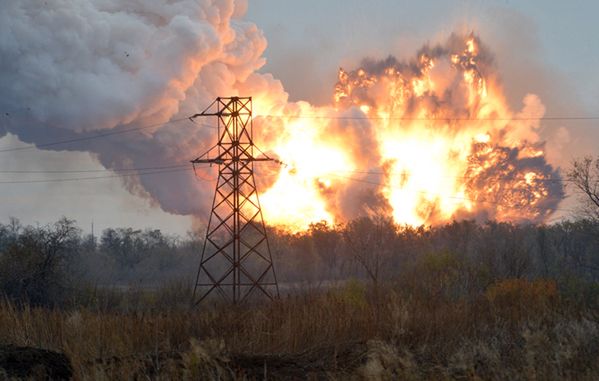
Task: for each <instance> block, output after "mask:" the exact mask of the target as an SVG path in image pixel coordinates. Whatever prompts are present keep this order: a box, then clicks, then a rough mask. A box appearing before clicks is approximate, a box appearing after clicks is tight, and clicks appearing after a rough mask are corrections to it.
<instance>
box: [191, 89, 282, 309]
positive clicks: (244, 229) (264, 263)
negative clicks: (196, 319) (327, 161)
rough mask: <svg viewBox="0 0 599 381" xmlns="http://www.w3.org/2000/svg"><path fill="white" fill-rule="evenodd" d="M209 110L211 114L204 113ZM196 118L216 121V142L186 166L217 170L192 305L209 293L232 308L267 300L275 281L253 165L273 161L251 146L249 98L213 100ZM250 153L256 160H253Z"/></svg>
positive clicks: (275, 291) (274, 292)
mask: <svg viewBox="0 0 599 381" xmlns="http://www.w3.org/2000/svg"><path fill="white" fill-rule="evenodd" d="M213 108H216V111H210V110H213ZM199 116H216V117H218V143H217V144H216V145H215V146H214V147H212V148H211V149H209V150H208V151H207V152H206V153H204V154H203V155H201V156H200V157H198V158H196V159H194V160H192V161H191V162H192V163H193V164H194V165H195V164H199V163H208V164H210V165H212V164H217V165H218V166H219V170H218V180H217V182H216V190H215V192H214V199H213V201H212V211H211V213H210V218H209V219H208V227H207V230H206V238H205V240H204V245H203V248H202V257H201V261H200V267H199V269H198V274H197V278H196V284H195V287H194V293H193V294H194V302H195V303H196V304H197V303H200V302H201V301H202V300H203V299H204V298H206V297H207V296H208V295H209V294H210V293H211V292H212V291H215V290H216V291H217V292H218V293H219V294H220V295H221V296H222V297H223V298H225V299H226V300H228V301H231V302H233V303H238V302H243V301H245V300H247V299H248V298H250V297H251V296H252V295H253V294H254V293H256V292H257V293H258V294H261V295H264V296H266V297H267V298H269V299H273V297H275V296H276V297H278V296H279V287H278V284H277V277H276V273H275V269H274V266H273V262H272V256H271V253H270V246H269V244H268V237H267V235H266V228H265V226H264V219H263V216H262V209H261V208H260V201H259V200H258V191H257V189H256V183H255V182H254V162H256V161H274V162H279V161H278V160H275V159H272V158H270V157H268V156H266V155H265V154H263V153H262V152H261V151H260V150H259V149H258V148H256V147H255V146H254V142H253V131H252V98H251V97H230V98H221V97H219V98H217V99H216V100H215V101H214V102H212V104H210V106H208V107H207V108H206V109H205V110H204V111H203V112H201V113H199V114H196V115H193V116H192V117H191V118H190V119H194V118H196V117H199ZM254 148H256V150H258V151H260V153H261V154H262V156H261V157H255V156H254ZM214 151H216V152H214ZM211 153H214V156H213V157H212V158H211V157H210V154H211Z"/></svg>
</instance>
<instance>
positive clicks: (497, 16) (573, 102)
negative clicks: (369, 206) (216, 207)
mask: <svg viewBox="0 0 599 381" xmlns="http://www.w3.org/2000/svg"><path fill="white" fill-rule="evenodd" d="M598 11H599V3H598V2H595V1H569V2H566V1H546V0H545V1H541V0H534V1H532V0H530V1H490V0H487V1H470V0H468V1H466V0H458V1H418V2H415V1H391V0H389V1H386V0H385V1H383V0H377V1H368V2H366V1H355V0H338V1H334V0H328V1H318V0H304V1H301V2H292V1H277V0H251V1H250V2H249V5H248V11H247V15H246V17H245V18H246V19H247V20H250V21H253V22H255V23H256V24H257V26H258V27H259V28H260V29H261V30H262V31H263V33H264V36H265V37H266V40H267V41H268V46H267V48H266V51H265V54H264V57H265V58H266V64H265V65H264V66H263V67H262V68H261V69H260V71H261V72H262V73H272V74H273V75H274V77H275V78H277V79H280V80H281V81H282V84H283V86H284V88H285V90H286V91H287V92H288V93H289V97H290V100H292V101H295V100H307V101H310V102H312V103H315V104H325V103H328V102H330V100H331V97H332V88H333V86H334V84H335V82H336V80H337V77H336V76H337V70H338V68H339V67H346V68H349V69H352V68H354V67H356V66H357V65H358V64H359V62H360V61H361V60H362V59H363V58H364V57H373V58H383V57H386V56H387V55H389V54H393V55H395V56H397V57H399V58H402V57H408V56H412V55H413V54H414V53H415V51H416V50H417V49H418V48H419V47H420V46H422V44H423V43H426V42H436V41H441V40H443V39H444V38H445V37H447V36H448V35H449V34H450V33H451V32H453V31H474V32H475V33H477V34H479V35H480V36H481V39H482V40H483V42H484V43H486V44H487V45H488V46H489V47H490V49H491V50H492V51H493V52H494V53H495V55H496V62H497V65H498V68H499V72H500V73H501V75H502V79H503V83H504V87H505V89H506V92H507V94H508V98H509V100H510V102H511V103H512V104H514V105H520V104H521V100H522V98H523V97H524V95H526V94H527V93H529V92H532V93H535V94H538V95H539V96H540V98H541V100H542V101H543V103H544V104H545V105H546V107H547V112H546V115H547V116H551V115H553V116H564V115H567V116H581V115H587V116H588V115H591V116H595V115H599V112H598V111H596V110H599V74H598V72H597V68H598V67H599V39H597V38H596V36H598V35H599V23H597V22H596V15H597V14H598ZM516 108H517V109H518V108H520V107H516ZM560 128H562V129H561V131H563V128H565V129H566V130H567V131H568V133H567V134H566V135H564V134H563V133H559V131H560ZM598 131H599V125H598V122H597V121H594V122H572V121H570V122H560V123H552V122H545V123H544V125H543V126H542V130H541V135H542V136H543V137H544V138H545V139H547V141H548V145H549V148H550V151H551V152H550V154H549V160H550V161H551V162H552V163H554V164H556V165H561V166H565V165H567V163H568V162H569V161H570V160H572V158H573V157H574V154H576V155H582V154H599V151H598V150H597V149H596V148H595V147H599V133H598ZM48 141H52V137H51V136H48ZM22 145H23V143H21V142H19V141H18V139H16V137H14V136H10V135H9V136H6V137H4V138H2V139H0V150H1V149H4V148H10V147H15V146H22ZM0 155H1V156H0V170H2V171H7V170H14V171H24V170H28V171H35V170H36V169H40V168H43V169H48V168H50V167H53V166H55V167H56V168H60V169H62V170H65V169H67V170H68V169H74V170H80V169H82V168H83V169H90V170H95V169H102V166H100V165H99V164H98V162H97V160H96V158H95V157H94V156H93V155H92V154H90V153H84V152H67V151H52V152H50V151H44V150H38V149H35V150H26V151H13V152H4V153H0ZM15 176H16V175H15V174H7V173H1V174H0V200H2V201H1V202H0V222H7V221H8V218H9V217H10V216H13V217H17V218H19V219H20V220H21V221H22V222H23V223H25V224H34V225H35V224H46V223H49V222H52V221H55V220H57V219H58V218H60V217H61V216H67V217H69V218H73V219H75V220H76V221H77V222H78V224H79V226H80V227H82V228H83V229H84V231H89V230H90V228H91V224H92V222H93V224H94V227H95V229H96V232H99V231H101V230H102V229H104V228H107V227H118V226H132V227H135V228H146V227H149V228H159V229H161V230H163V231H165V232H168V233H174V234H185V232H187V231H188V230H189V229H191V228H192V220H191V218H190V217H187V216H177V215H172V214H169V213H166V212H163V211H162V210H160V208H159V207H158V206H156V205H151V204H150V202H149V201H147V199H143V198H140V197H138V196H135V195H132V194H130V193H129V192H128V191H127V190H126V188H125V187H124V186H123V183H122V180H121V179H119V178H117V177H109V178H104V179H97V180H89V181H74V182H57V183H41V182H40V183H35V184H6V183H4V184H2V181H11V180H15V179H16V178H15ZM45 177H47V178H57V176H56V175H48V174H31V175H27V176H22V175H21V176H20V177H19V178H18V179H19V180H20V179H44V178H45ZM173 186H176V184H173ZM568 202H570V203H571V202H572V201H571V200H570V201H566V203H568Z"/></svg>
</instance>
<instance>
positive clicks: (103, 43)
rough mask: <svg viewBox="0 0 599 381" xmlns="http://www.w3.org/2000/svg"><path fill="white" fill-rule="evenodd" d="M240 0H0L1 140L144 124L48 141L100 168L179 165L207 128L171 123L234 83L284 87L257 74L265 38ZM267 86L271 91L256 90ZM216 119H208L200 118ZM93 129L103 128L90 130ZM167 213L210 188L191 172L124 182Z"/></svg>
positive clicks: (192, 210)
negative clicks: (92, 156)
mask: <svg viewBox="0 0 599 381" xmlns="http://www.w3.org/2000/svg"><path fill="white" fill-rule="evenodd" d="M246 6H247V4H246V2H245V1H233V0H219V1H196V0H178V1H162V0H143V1H142V0H129V1H117V0H68V1H65V0H52V1H47V2H40V1H37V0H7V1H4V2H2V5H0V9H1V11H0V36H1V37H0V57H1V58H0V95H1V96H0V111H2V119H3V121H2V124H0V126H2V128H3V130H0V137H1V136H3V135H4V134H6V133H7V132H9V133H12V134H15V135H17V136H18V137H19V139H21V140H22V141H25V142H28V143H33V144H43V143H46V142H48V141H56V140H65V139H66V140H68V139H71V138H74V139H78V138H80V137H86V136H92V135H94V134H97V133H102V134H103V133H106V131H112V130H114V131H118V130H119V129H134V128H138V127H142V128H143V127H146V126H150V127H151V126H157V127H155V128H152V127H151V128H147V129H143V130H142V131H141V133H126V134H117V135H114V136H110V137H107V138H103V139H94V140H91V141H87V140H83V141H81V142H79V143H71V144H65V145H59V146H53V147H48V149H56V150H85V151H91V152H94V153H96V154H97V158H98V160H99V161H100V162H101V163H102V164H103V165H104V166H105V167H106V168H136V167H142V168H147V167H154V166H156V167H158V166H168V165H173V164H176V163H182V162H183V163H186V162H188V160H189V159H191V158H193V157H194V156H196V155H198V154H199V153H201V151H202V150H203V149H205V148H207V147H209V146H210V145H211V144H213V143H214V141H213V139H214V136H213V135H214V130H211V129H207V128H203V127H201V126H200V127H198V126H197V125H194V124H192V123H191V122H180V123H171V124H165V125H164V126H160V124H162V123H166V122H168V121H169V120H172V119H178V118H181V117H186V116H189V115H191V114H193V113H195V112H198V110H199V109H200V108H203V107H205V106H206V105H207V104H209V103H210V102H211V101H212V100H213V98H214V97H216V96H219V95H225V96H226V95H231V94H236V93H237V92H238V90H237V87H239V86H243V87H244V89H248V90H251V91H252V92H253V93H257V94H259V93H260V92H261V91H269V93H271V94H272V93H277V92H278V93H279V94H280V97H281V99H282V101H285V94H284V93H283V92H282V90H281V86H280V84H279V83H278V81H275V80H273V79H272V77H270V76H268V75H259V74H256V73H255V71H256V70H257V69H258V68H259V67H261V66H262V65H263V63H264V59H263V58H262V57H261V55H262V53H263V51H264V49H265V48H266V40H265V38H264V36H263V35H262V33H261V31H260V30H259V29H258V28H257V27H256V26H255V25H254V24H253V23H250V22H246V21H243V20H241V19H240V17H241V16H243V14H244V13H245V9H246ZM262 88H264V89H268V90H262ZM206 123H213V121H206ZM98 130H101V131H98ZM125 181H126V182H127V185H128V186H129V189H130V190H131V191H133V192H134V193H138V194H143V195H146V196H149V197H150V198H151V199H152V200H154V201H155V202H156V203H157V204H159V205H160V206H161V207H162V208H163V209H164V210H165V211H168V212H172V213H178V214H196V213H200V211H204V210H205V209H202V208H203V207H204V208H205V206H206V202H209V201H205V200H204V199H210V197H203V196H204V195H206V194H207V193H210V192H211V191H212V189H211V186H198V184H197V182H196V180H195V179H194V177H193V176H190V175H189V173H187V172H183V173H176V172H174V173H165V174H162V175H161V176H144V177H139V178H132V177H127V178H126V179H125Z"/></svg>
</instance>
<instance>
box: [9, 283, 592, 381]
mask: <svg viewBox="0 0 599 381" xmlns="http://www.w3.org/2000/svg"><path fill="white" fill-rule="evenodd" d="M169 292H170V294H169ZM173 294H174V292H173V291H172V290H171V291H168V290H162V291H160V292H154V293H152V294H151V295H150V294H144V295H141V294H139V295H136V296H135V298H136V299H138V302H139V300H143V303H144V304H143V306H141V304H140V305H137V306H135V308H128V307H127V306H128V305H130V304H131V301H124V300H114V298H113V300H105V301H104V302H103V303H102V302H100V301H98V300H97V301H96V302H95V305H90V306H89V307H81V308H76V309H74V308H71V309H61V310H59V309H55V310H50V309H44V308H31V307H27V306H25V307H23V306H21V307H17V306H15V305H13V304H11V303H8V302H4V303H1V304H0V344H14V345H21V346H32V347H39V348H46V349H51V350H55V351H59V352H63V353H65V354H66V355H67V356H68V358H69V359H70V361H71V364H72V367H73V371H74V377H75V378H76V379H80V380H86V379H94V380H102V379H105V380H114V379H158V380H168V379H223V380H233V379H265V378H266V379H333V380H346V379H356V380H362V379H365V380H366V379H367V380H371V379H372V380H394V379H406V380H425V379H439V380H443V379H464V380H489V379H510V380H517V379H524V380H533V379H535V380H558V379H560V380H561V379H576V380H597V379H599V319H598V318H599V311H598V310H597V308H596V307H595V306H594V305H589V304H588V303H581V302H574V301H572V300H569V299H568V298H564V297H563V296H561V295H560V292H559V291H558V289H557V287H556V284H555V282H553V281H550V280H536V281H527V280H521V279H507V280H503V281H499V282H496V283H494V284H492V285H490V286H489V287H488V288H487V289H486V291H485V292H484V293H482V294H480V295H475V296H471V297H467V298H465V297H453V296H452V294H451V293H448V292H446V290H444V289H443V288H439V289H408V288H406V287H404V286H403V285H401V284H385V285H382V286H378V287H376V288H375V287H372V286H369V287H367V286H365V285H364V284H363V283H360V282H358V281H350V282H348V283H347V284H346V285H344V286H343V287H339V288H335V289H329V290H324V291H310V292H303V293H299V294H297V295H294V296H290V297H284V298H282V299H281V300H278V301H275V302H273V303H264V304H256V305H251V306H250V305H245V306H237V307H231V306H222V305H204V306H203V307H202V308H199V309H194V310H190V309H188V308H186V307H183V306H178V307H177V306H171V307H168V308H166V307H161V308H158V307H156V306H159V305H162V306H164V303H162V302H161V298H165V297H166V298H171V300H172V299H175V296H174V295H173ZM165 295H166V296H165ZM181 299H183V297H182V296H181ZM108 302H109V303H108ZM140 303H141V302H140Z"/></svg>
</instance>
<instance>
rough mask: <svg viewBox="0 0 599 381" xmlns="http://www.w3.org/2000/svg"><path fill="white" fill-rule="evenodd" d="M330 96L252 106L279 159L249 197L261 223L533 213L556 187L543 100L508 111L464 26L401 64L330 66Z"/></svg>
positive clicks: (543, 213)
mask: <svg viewBox="0 0 599 381" xmlns="http://www.w3.org/2000/svg"><path fill="white" fill-rule="evenodd" d="M333 99H334V103H333V104H332V105H331V106H329V107H313V106H311V105H309V104H307V103H305V102H299V103H297V104H293V105H287V106H286V107H284V108H283V109H282V110H281V112H280V113H279V114H277V115H271V114H270V113H271V112H272V109H269V107H268V106H265V107H262V108H259V110H258V112H257V114H258V115H260V113H262V116H261V117H260V116H259V117H258V118H257V119H256V121H257V122H258V123H259V124H260V128H259V129H263V130H265V131H266V132H265V134H264V136H263V137H262V140H263V141H262V142H261V143H260V144H261V146H263V147H266V148H269V149H270V151H271V152H273V153H274V154H276V155H278V156H279V157H280V159H281V160H282V161H283V162H285V163H287V167H284V168H282V169H281V170H280V171H278V172H274V173H271V175H272V177H273V178H274V179H272V180H271V183H270V184H268V189H267V190H266V191H265V192H264V194H263V195H262V196H261V201H262V204H263V207H264V213H265V217H266V220H267V221H269V222H270V223H272V224H275V225H282V226H285V227H287V228H288V229H290V230H295V231H297V230H304V229H306V228H307V227H308V226H309V224H310V223H312V222H315V221H321V220H324V221H327V222H328V223H338V222H344V221H347V220H349V219H352V218H356V217H358V216H363V215H371V214H383V215H390V216H392V217H393V220H394V221H395V222H396V223H398V224H408V225H414V226H416V225H421V224H427V225H428V224H439V223H444V222H448V221H451V220H452V219H462V218H475V219H478V220H487V219H495V220H498V221H516V222H522V221H531V222H542V221H545V220H546V219H547V218H548V216H549V215H551V213H552V212H554V211H555V208H556V207H557V205H558V203H559V201H560V200H561V199H562V197H563V195H564V191H563V186H562V183H561V181H560V180H561V177H560V174H559V173H558V171H557V170H556V169H555V168H553V167H552V166H551V165H549V164H548V163H547V161H546V159H545V150H544V143H543V142H542V141H541V140H540V139H539V136H538V134H537V130H538V128H539V126H540V122H541V120H542V118H543V115H544V113H545V109H544V106H543V104H542V103H541V101H540V100H539V98H538V97H537V96H536V95H533V94H529V95H527V96H526V97H525V98H524V100H523V108H522V110H520V111H514V110H511V109H510V107H509V105H508V103H507V101H506V97H505V96H504V92H503V89H502V86H501V84H500V81H499V79H498V75H497V70H496V68H495V67H494V64H493V59H492V55H491V54H490V53H489V51H488V49H487V48H486V47H485V46H484V45H483V44H482V43H481V41H480V40H479V38H477V37H476V36H474V35H470V36H458V35H452V36H451V37H450V38H449V39H448V41H447V42H446V43H445V44H443V45H436V46H429V45H425V46H424V47H422V48H421V49H420V50H419V51H418V53H417V54H416V57H415V58H413V59H411V60H408V61H400V60H398V59H396V58H395V57H392V56H390V57H388V58H387V59H385V60H381V61H376V60H371V59H366V60H364V61H363V63H362V65H361V67H360V68H358V69H355V70H351V71H346V70H344V69H340V70H339V79H338V82H337V84H336V86H335V92H334V95H333ZM262 103H263V104H265V103H266V104H267V103H268V101H266V102H264V101H263V102H262Z"/></svg>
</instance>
